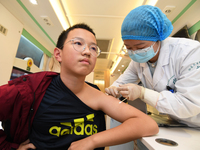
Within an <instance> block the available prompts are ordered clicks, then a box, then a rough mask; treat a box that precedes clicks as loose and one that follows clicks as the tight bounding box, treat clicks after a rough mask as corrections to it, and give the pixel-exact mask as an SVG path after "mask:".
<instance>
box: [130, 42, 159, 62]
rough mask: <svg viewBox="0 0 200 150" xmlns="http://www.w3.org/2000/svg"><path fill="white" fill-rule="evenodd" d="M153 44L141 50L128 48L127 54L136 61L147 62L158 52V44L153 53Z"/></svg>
mask: <svg viewBox="0 0 200 150" xmlns="http://www.w3.org/2000/svg"><path fill="white" fill-rule="evenodd" d="M154 44H155V43H154ZM154 44H152V45H151V46H150V47H147V48H144V49H141V50H135V51H133V50H128V55H129V57H130V58H131V59H132V60H133V61H135V62H138V63H145V62H148V61H149V60H150V59H151V58H153V57H154V56H155V55H156V54H157V53H158V50H159V47H160V45H159V47H158V49H157V51H156V53H155V52H154V49H153V46H154Z"/></svg>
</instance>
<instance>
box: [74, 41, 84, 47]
mask: <svg viewBox="0 0 200 150" xmlns="http://www.w3.org/2000/svg"><path fill="white" fill-rule="evenodd" d="M74 44H75V45H80V46H81V45H82V43H81V42H80V41H74Z"/></svg>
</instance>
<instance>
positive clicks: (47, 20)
mask: <svg viewBox="0 0 200 150" xmlns="http://www.w3.org/2000/svg"><path fill="white" fill-rule="evenodd" d="M41 18H42V20H43V21H44V23H45V24H46V25H48V26H54V25H53V23H52V21H51V20H50V18H49V17H48V16H41Z"/></svg>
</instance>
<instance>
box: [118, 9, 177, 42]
mask: <svg viewBox="0 0 200 150" xmlns="http://www.w3.org/2000/svg"><path fill="white" fill-rule="evenodd" d="M172 30H173V26H172V23H171V21H170V20H169V19H168V18H167V17H166V15H165V14H164V13H162V11H161V10H160V9H159V8H158V7H155V6H150V5H142V6H139V7H137V8H135V9H133V10H132V11H130V12H129V14H128V15H127V16H126V17H125V19H124V21H123V23H122V27H121V34H122V39H123V40H144V41H162V40H164V39H166V38H167V37H168V36H169V35H170V34H171V32H172Z"/></svg>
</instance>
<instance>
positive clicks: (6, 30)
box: [0, 24, 8, 36]
mask: <svg viewBox="0 0 200 150" xmlns="http://www.w3.org/2000/svg"><path fill="white" fill-rule="evenodd" d="M7 32H8V29H6V28H5V27H4V26H2V25H1V24H0V33H2V34H3V35H5V36H6V35H7Z"/></svg>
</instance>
